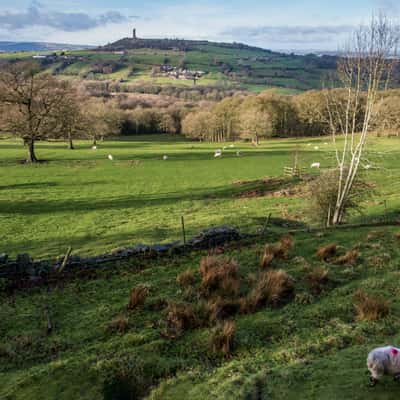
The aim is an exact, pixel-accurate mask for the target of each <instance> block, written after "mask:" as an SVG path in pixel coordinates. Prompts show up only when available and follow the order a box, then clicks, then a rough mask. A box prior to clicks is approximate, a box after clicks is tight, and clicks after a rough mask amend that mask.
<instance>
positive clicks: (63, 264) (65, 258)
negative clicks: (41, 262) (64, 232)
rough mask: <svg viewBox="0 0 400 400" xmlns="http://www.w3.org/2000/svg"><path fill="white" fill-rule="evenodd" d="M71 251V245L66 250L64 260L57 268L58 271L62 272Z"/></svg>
mask: <svg viewBox="0 0 400 400" xmlns="http://www.w3.org/2000/svg"><path fill="white" fill-rule="evenodd" d="M71 252H72V247H69V248H68V250H67V253H66V254H65V257H64V260H63V262H62V264H61V267H60V268H59V269H58V272H62V271H63V270H64V268H65V266H66V265H67V262H68V260H69V256H70V255H71Z"/></svg>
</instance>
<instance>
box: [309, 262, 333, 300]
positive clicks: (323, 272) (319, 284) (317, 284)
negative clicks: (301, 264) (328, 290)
mask: <svg viewBox="0 0 400 400" xmlns="http://www.w3.org/2000/svg"><path fill="white" fill-rule="evenodd" d="M306 279H307V282H308V283H309V285H310V287H311V290H312V291H313V292H314V293H317V294H319V293H321V292H322V289H323V287H324V286H325V285H327V284H328V283H329V270H328V269H326V268H315V269H314V270H313V271H311V272H309V273H308V274H307V277H306Z"/></svg>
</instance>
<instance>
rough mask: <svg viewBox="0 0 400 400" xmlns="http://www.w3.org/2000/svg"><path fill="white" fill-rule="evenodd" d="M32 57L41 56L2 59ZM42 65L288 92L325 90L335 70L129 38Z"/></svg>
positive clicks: (77, 74) (75, 72) (274, 56)
mask: <svg viewBox="0 0 400 400" xmlns="http://www.w3.org/2000/svg"><path fill="white" fill-rule="evenodd" d="M32 56H36V54H31V53H21V54H17V55H16V54H8V55H7V54H2V55H1V58H3V59H5V58H11V59H15V58H29V57H32ZM41 62H42V64H43V66H44V67H45V68H46V69H48V71H49V72H51V73H53V74H55V75H59V76H61V77H68V78H69V79H86V80H114V81H118V82H121V83H124V84H125V83H130V84H137V85H145V84H147V85H148V84H152V85H174V86H177V85H185V86H194V85H202V86H213V87H224V88H227V87H231V88H241V89H248V90H251V91H261V90H264V89H266V88H271V87H275V88H280V89H281V90H283V91H289V92H292V91H301V90H307V89H313V88H320V87H321V82H322V80H323V79H324V78H325V77H326V76H327V74H329V73H330V72H332V71H333V70H334V69H335V67H336V58H335V57H332V56H316V55H311V54H310V55H306V56H299V55H294V54H282V53H277V52H272V51H269V50H264V49H260V48H257V47H251V46H247V45H244V44H238V43H231V44H229V43H213V42H207V41H188V40H180V39H136V40H135V39H129V38H125V39H121V40H119V41H117V42H115V43H112V44H108V45H106V46H104V47H100V48H98V49H94V50H87V51H70V52H68V54H65V53H63V54H62V55H60V54H59V55H54V54H53V55H47V57H46V58H45V59H43V60H41Z"/></svg>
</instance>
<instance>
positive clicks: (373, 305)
mask: <svg viewBox="0 0 400 400" xmlns="http://www.w3.org/2000/svg"><path fill="white" fill-rule="evenodd" d="M389 306H390V303H389V301H387V300H383V299H382V298H379V297H375V296H373V295H370V294H368V293H366V292H364V291H363V290H358V291H357V292H356V293H355V295H354V308H355V310H356V321H377V320H379V319H382V318H385V317H386V316H387V315H388V314H389V311H390V308H389Z"/></svg>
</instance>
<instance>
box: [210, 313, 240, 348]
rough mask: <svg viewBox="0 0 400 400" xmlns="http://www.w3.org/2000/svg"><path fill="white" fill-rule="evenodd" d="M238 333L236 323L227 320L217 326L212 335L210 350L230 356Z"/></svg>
mask: <svg viewBox="0 0 400 400" xmlns="http://www.w3.org/2000/svg"><path fill="white" fill-rule="evenodd" d="M235 333H236V323H235V322H234V321H225V322H224V323H222V324H221V325H219V326H217V327H216V328H215V330H214V332H213V333H212V335H211V337H210V343H209V345H210V350H211V352H212V353H215V354H223V355H224V356H228V355H229V354H231V353H232V350H233V344H234V336H235Z"/></svg>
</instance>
